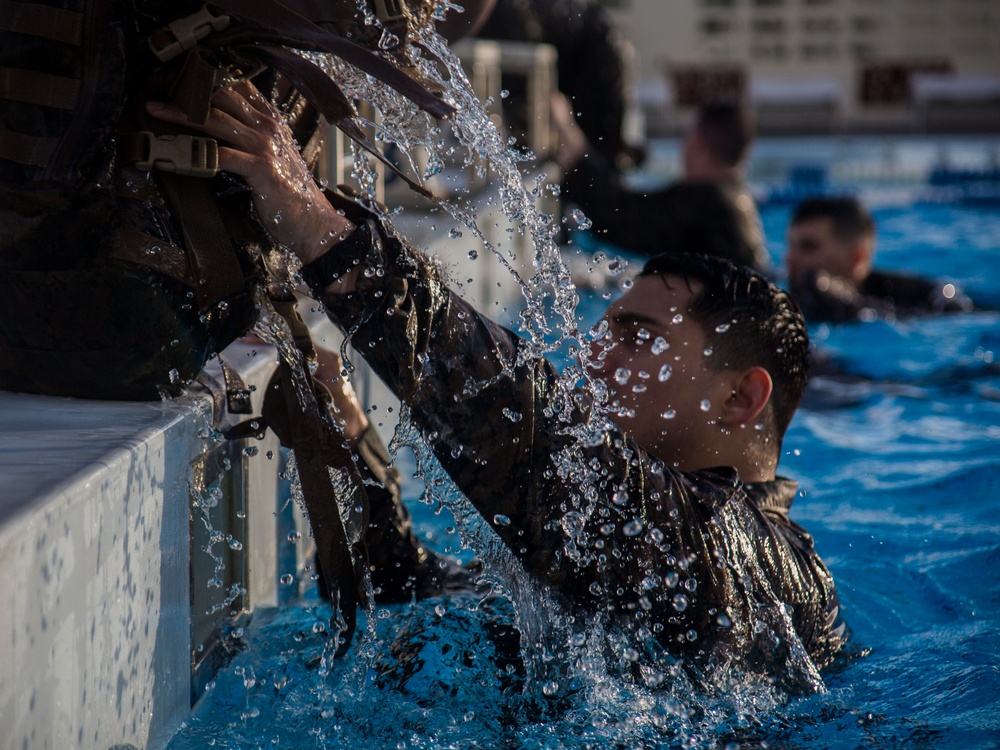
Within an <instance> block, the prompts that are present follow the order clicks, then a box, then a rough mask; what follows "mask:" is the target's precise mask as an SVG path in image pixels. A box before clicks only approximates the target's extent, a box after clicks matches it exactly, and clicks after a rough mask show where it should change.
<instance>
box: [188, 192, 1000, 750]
mask: <svg viewBox="0 0 1000 750" xmlns="http://www.w3.org/2000/svg"><path fill="white" fill-rule="evenodd" d="M893 190H895V186H894V188H893ZM893 196H894V197H886V198H885V200H884V201H882V202H878V201H876V202H875V205H876V210H875V215H876V219H877V221H878V224H879V236H880V242H879V252H878V257H877V265H879V266H882V267H885V268H897V269H908V270H912V271H916V272H919V273H924V274H927V275H933V276H939V277H947V278H949V279H951V280H953V281H956V282H958V283H960V284H961V285H962V286H963V287H964V288H965V290H966V291H967V292H968V293H969V294H970V295H971V296H972V297H973V298H974V299H979V300H981V301H983V302H987V303H989V304H991V305H994V306H997V307H1000V293H998V290H997V285H998V282H1000V207H995V208H990V207H988V206H976V207H969V206H963V205H957V204H945V203H921V202H919V200H918V196H917V194H916V193H912V192H911V193H910V194H909V197H908V198H907V199H906V200H905V201H904V202H903V203H900V202H899V200H898V197H896V196H897V194H896V193H895V192H894V193H893ZM789 210H790V209H789V208H788V206H787V205H781V204H776V205H774V206H772V207H765V208H764V210H763V212H762V214H763V218H764V222H765V229H766V232H767V235H768V238H769V244H770V247H771V250H772V253H773V255H774V257H775V260H776V261H780V255H781V251H782V238H783V233H784V228H785V224H786V222H787V218H788V215H789ZM604 304H605V301H604V300H603V299H602V298H601V294H600V293H588V294H585V295H584V298H583V300H582V302H581V307H580V313H581V315H582V316H583V317H584V319H585V323H589V322H592V321H593V320H594V319H596V317H597V316H598V315H599V313H600V310H601V309H602V308H603V305H604ZM812 333H813V338H814V341H815V343H816V345H817V347H818V348H819V349H820V350H823V351H825V352H828V353H830V354H833V355H835V356H836V358H837V359H838V361H839V362H840V363H841V364H842V366H843V369H844V370H845V371H846V372H847V373H849V376H847V377H839V378H837V379H820V380H818V381H816V382H815V383H814V384H813V386H812V387H811V388H810V392H809V394H808V396H807V399H806V403H805V405H804V406H803V408H802V409H801V410H800V412H799V413H798V415H797V416H796V419H795V420H794V421H793V423H792V426H791V428H790V430H789V432H788V434H787V436H786V439H785V446H784V447H785V450H786V455H785V456H784V458H783V460H782V463H781V467H780V472H781V473H782V474H785V475H787V476H790V477H793V478H795V479H798V480H799V481H800V482H801V497H800V498H799V499H798V500H797V502H796V505H795V507H794V509H793V512H792V515H793V517H794V518H795V520H797V521H799V522H800V523H802V524H803V525H804V526H805V527H806V528H807V529H808V530H809V531H810V532H811V533H812V534H813V535H814V537H815V539H816V544H817V548H818V549H819V551H820V553H821V555H822V556H823V557H824V559H825V560H826V561H827V563H828V565H829V567H830V569H831V570H832V572H833V574H834V576H835V578H836V580H837V583H838V587H839V591H840V596H841V599H842V603H843V609H844V616H845V618H846V620H847V621H848V623H849V624H850V626H851V628H852V631H853V636H852V641H851V646H850V658H846V659H844V660H843V661H842V662H841V663H839V664H838V665H836V667H835V668H834V669H832V670H830V671H829V672H828V673H826V674H825V675H824V679H825V682H826V686H827V692H826V693H823V694H819V695H814V696H810V697H807V698H797V699H792V700H791V701H789V702H787V703H776V702H775V701H774V699H773V696H771V695H770V694H768V693H766V692H760V691H757V692H754V691H747V692H746V693H739V692H737V693H735V694H734V695H731V696H725V697H722V698H714V699H708V698H706V697H704V696H696V695H690V694H683V693H679V692H678V691H676V690H675V691H664V692H662V693H655V692H653V693H651V692H648V691H643V690H640V689H637V688H635V687H634V686H631V685H626V684H620V683H618V682H616V681H615V680H614V679H611V678H608V676H607V674H606V673H603V672H601V670H599V669H595V670H593V671H592V673H591V679H590V680H587V679H584V680H583V681H582V683H581V684H580V686H579V689H578V691H577V692H576V693H574V694H571V695H568V696H567V695H561V696H560V697H559V699H558V700H556V699H552V698H549V697H548V696H547V695H546V691H545V686H544V685H541V684H533V683H532V682H531V681H530V680H529V681H528V682H527V684H526V683H525V681H523V680H522V679H521V678H520V677H519V676H518V674H517V673H516V671H511V670H508V669H505V667H504V665H503V664H498V663H497V662H496V660H494V659H492V658H491V655H492V654H493V649H494V633H495V632H496V625H497V623H501V622H506V621H508V620H509V618H510V614H511V606H510V605H509V604H507V603H505V602H503V601H493V602H484V603H480V602H478V601H476V600H474V599H462V598H449V597H442V598H440V599H434V600H430V601H425V602H420V603H416V604H412V605H400V606H394V607H379V608H378V609H377V611H376V615H375V618H374V623H371V624H370V625H369V627H368V631H367V633H366V634H365V635H364V637H362V638H361V639H360V640H359V641H356V643H355V646H354V647H352V650H351V653H350V654H349V655H348V656H347V657H346V658H344V659H339V660H336V661H334V660H333V659H332V658H331V650H330V647H329V642H328V640H329V639H328V638H327V636H326V633H325V631H324V627H325V626H326V623H327V622H328V620H329V609H328V607H327V606H326V605H324V604H323V603H321V602H319V601H318V600H317V599H316V598H315V596H314V595H307V596H306V597H305V598H304V599H303V600H302V601H300V602H299V603H297V604H295V605H293V606H289V607H286V608H283V609H280V610H273V611H263V612H257V613H256V614H255V616H254V619H253V621H252V622H251V624H250V626H249V627H248V628H247V629H246V632H245V634H244V635H243V641H244V642H245V648H244V650H243V651H242V652H241V653H239V654H238V655H237V656H236V657H235V658H234V659H233V660H232V662H231V663H230V665H229V666H228V667H226V668H225V669H224V670H223V671H222V672H221V673H220V674H219V675H218V677H217V679H216V681H215V684H214V689H213V690H211V691H210V692H209V693H208V694H207V697H206V699H205V700H204V701H203V702H202V704H201V705H200V706H199V710H198V713H197V716H196V718H194V719H193V720H191V721H190V722H188V724H187V725H186V726H185V727H184V728H183V729H182V730H181V731H180V732H179V733H178V734H177V735H176V736H175V737H174V738H173V740H172V742H171V744H170V746H169V747H170V748H171V750H186V749H188V748H202V747H205V746H214V747H222V748H258V747H260V748H271V747H282V748H342V747H349V748H373V749H374V748H399V749H400V750H403V749H404V748H478V747H504V748H522V747H524V748H587V747H593V748H606V747H622V748H634V747H663V748H667V747H699V748H701V747H704V748H719V749H720V750H721V749H722V748H727V750H732V749H734V748H738V747H739V748H750V747H770V748H807V747H808V748H831V749H832V748H844V749H846V748H896V747H901V748H902V747H905V748H911V747H912V748H928V749H930V748H934V749H937V748H955V749H956V750H957V749H958V748H962V750H975V749H982V750H985V749H986V748H996V747H1000V313H996V312H979V313H973V314H968V315H956V316H949V317H940V318H934V319H924V320H916V321H907V322H892V323H890V322H884V321H876V322H872V323H858V324H850V325H844V326H835V327H833V326H821V327H816V328H814V329H813V331H812ZM399 461H400V464H401V465H402V466H403V467H405V468H407V469H408V470H409V469H412V461H411V460H410V459H409V458H408V457H407V456H405V455H404V456H401V457H400V459H399ZM420 491H421V490H420V485H419V483H418V482H417V480H413V481H412V482H411V483H410V494H411V495H412V496H413V497H416V496H417V495H418V494H419V493H420ZM411 507H412V508H413V510H414V516H415V520H416V522H417V525H418V529H419V531H420V533H421V534H423V535H424V536H426V538H427V539H428V540H429V542H430V543H431V544H432V545H433V546H435V547H436V548H437V549H439V550H444V551H449V552H453V553H454V552H459V551H460V547H461V543H460V541H459V540H458V538H457V536H456V535H455V533H454V530H453V528H452V524H453V522H452V519H451V518H450V517H449V516H448V514H447V513H441V514H438V513H436V512H435V508H434V506H431V505H422V504H420V503H418V502H415V501H414V502H413V503H411ZM464 554H468V552H467V551H466V552H464ZM543 614H544V613H543Z"/></svg>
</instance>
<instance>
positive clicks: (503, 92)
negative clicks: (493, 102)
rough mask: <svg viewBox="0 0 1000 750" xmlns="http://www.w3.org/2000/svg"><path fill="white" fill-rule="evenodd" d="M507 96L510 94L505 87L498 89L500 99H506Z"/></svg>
mask: <svg viewBox="0 0 1000 750" xmlns="http://www.w3.org/2000/svg"><path fill="white" fill-rule="evenodd" d="M508 96H510V92H509V91H508V90H507V89H500V98H501V99H506V98H507V97H508Z"/></svg>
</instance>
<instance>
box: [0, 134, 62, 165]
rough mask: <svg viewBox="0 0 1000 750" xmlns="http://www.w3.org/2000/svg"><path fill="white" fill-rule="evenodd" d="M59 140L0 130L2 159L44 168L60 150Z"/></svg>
mask: <svg viewBox="0 0 1000 750" xmlns="http://www.w3.org/2000/svg"><path fill="white" fill-rule="evenodd" d="M59 142H60V139H59V138H42V137H41V136H36V135H24V133H15V132H13V131H10V130H0V159H7V160H8V161H12V162H14V163H15V164H24V165H25V166H29V167H44V166H46V165H48V163H49V161H50V160H51V159H52V154H54V153H55V152H56V149H57V148H59Z"/></svg>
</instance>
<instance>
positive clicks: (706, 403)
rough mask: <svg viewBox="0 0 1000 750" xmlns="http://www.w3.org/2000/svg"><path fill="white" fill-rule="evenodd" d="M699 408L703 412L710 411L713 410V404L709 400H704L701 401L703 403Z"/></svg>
mask: <svg viewBox="0 0 1000 750" xmlns="http://www.w3.org/2000/svg"><path fill="white" fill-rule="evenodd" d="M698 408H699V409H701V410H702V411H708V410H709V409H711V408H712V402H711V401H709V400H708V399H707V398H703V399H702V400H701V403H700V404H698Z"/></svg>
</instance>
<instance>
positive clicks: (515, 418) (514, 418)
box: [500, 406, 523, 423]
mask: <svg viewBox="0 0 1000 750" xmlns="http://www.w3.org/2000/svg"><path fill="white" fill-rule="evenodd" d="M500 411H501V412H502V413H503V415H504V416H505V417H507V419H509V420H510V421H511V422H515V423H517V422H520V421H521V419H522V418H523V417H522V415H521V412H519V411H514V410H513V409H511V408H509V407H506V406H505V407H504V408H503V409H501V410H500Z"/></svg>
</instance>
